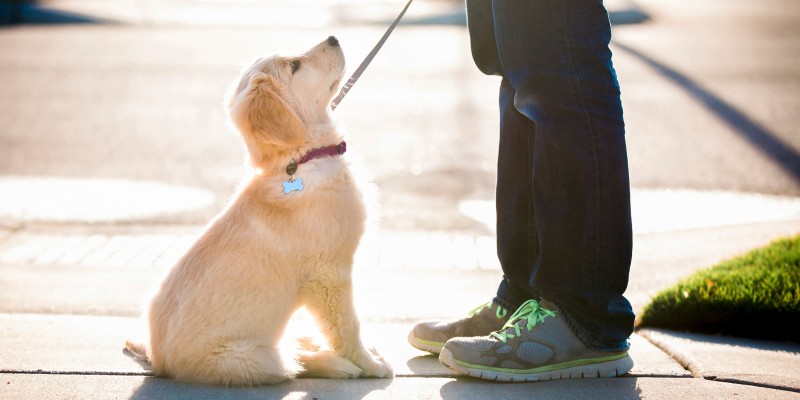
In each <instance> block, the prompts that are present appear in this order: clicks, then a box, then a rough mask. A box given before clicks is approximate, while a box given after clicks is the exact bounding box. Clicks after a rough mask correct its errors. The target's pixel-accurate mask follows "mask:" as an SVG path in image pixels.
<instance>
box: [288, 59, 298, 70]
mask: <svg viewBox="0 0 800 400" xmlns="http://www.w3.org/2000/svg"><path fill="white" fill-rule="evenodd" d="M289 66H291V67H292V73H295V72H297V70H299V69H300V60H292V61H290V62H289Z"/></svg>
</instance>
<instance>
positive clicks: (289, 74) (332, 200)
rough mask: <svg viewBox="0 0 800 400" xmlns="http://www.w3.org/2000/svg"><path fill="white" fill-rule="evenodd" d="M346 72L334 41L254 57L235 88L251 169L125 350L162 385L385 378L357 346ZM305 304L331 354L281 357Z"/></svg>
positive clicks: (356, 219) (357, 233)
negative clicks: (163, 380) (342, 106)
mask: <svg viewBox="0 0 800 400" xmlns="http://www.w3.org/2000/svg"><path fill="white" fill-rule="evenodd" d="M343 73H344V54H343V53H342V50H341V48H340V47H339V43H338V41H337V40H336V38H334V37H329V38H328V39H327V40H325V41H323V42H322V43H320V44H318V45H316V46H314V47H313V48H312V49H310V50H309V51H308V52H306V53H304V54H301V55H297V56H290V57H284V56H272V57H267V58H262V59H260V60H258V61H256V62H255V64H253V65H252V66H251V67H249V68H246V69H245V70H244V71H243V73H242V75H241V77H240V78H239V80H238V81H236V82H235V83H234V84H233V85H232V86H231V90H230V92H229V94H228V99H227V101H226V103H227V108H228V111H229V114H230V118H231V120H232V122H233V124H234V125H235V126H236V128H238V130H239V131H240V133H241V135H242V138H243V139H244V143H245V147H246V149H247V153H248V156H249V163H250V165H251V166H252V168H251V169H252V173H251V174H250V175H249V176H248V177H247V178H246V179H245V181H244V182H243V185H242V186H241V188H240V190H239V193H238V194H237V196H236V197H235V198H234V200H233V201H232V202H231V204H230V205H229V206H228V207H227V208H226V209H225V210H224V211H223V212H222V213H221V214H220V215H218V216H217V217H216V218H215V219H214V220H213V221H212V222H211V223H210V224H209V226H208V227H207V228H206V230H205V232H204V233H203V234H202V236H201V237H200V238H199V239H198V240H197V242H196V243H194V245H193V246H192V247H191V249H190V250H189V251H188V253H187V254H186V255H184V256H183V258H182V259H181V260H180V261H179V262H178V263H177V265H175V266H174V267H173V268H172V270H171V271H170V272H169V274H168V275H167V276H166V278H165V279H164V281H163V282H162V283H161V286H160V288H159V289H158V291H157V293H156V294H155V296H154V298H153V299H152V301H151V303H150V306H149V309H148V310H147V311H146V312H145V314H144V315H145V319H146V320H147V322H148V327H149V339H148V340H145V341H144V343H135V342H132V341H128V342H127V343H126V348H127V349H128V350H129V351H131V352H133V353H134V354H135V355H137V356H139V357H140V358H142V359H145V360H147V361H149V362H150V364H151V365H152V369H153V372H154V373H155V374H156V375H157V376H161V377H169V378H174V379H177V380H181V381H186V382H198V383H207V384H220V385H235V386H241V385H259V384H271V383H276V382H280V381H283V380H286V379H290V378H293V377H295V376H297V375H298V374H303V375H304V376H314V377H329V378H356V377H378V378H388V377H392V376H393V373H392V369H391V367H390V366H389V365H388V364H387V363H386V361H384V359H383V358H381V357H380V356H378V355H377V354H373V353H372V352H371V351H369V350H367V349H366V348H365V347H364V345H363V344H362V342H361V336H360V333H359V322H358V319H357V317H356V313H355V310H354V307H353V288H352V282H351V268H352V264H353V255H354V252H355V251H356V247H357V246H358V243H359V240H360V238H361V235H362V233H363V231H364V228H365V220H366V212H365V207H364V203H363V200H362V195H361V192H360V191H359V189H358V187H357V186H356V183H355V180H354V178H353V176H352V175H351V172H350V171H349V169H348V164H347V162H346V161H345V160H344V159H343V157H342V156H341V153H343V152H344V150H345V144H344V142H343V140H342V136H341V134H340V132H339V131H338V130H337V128H336V125H335V124H334V122H333V120H332V118H331V114H330V109H329V103H330V101H331V99H332V98H333V96H334V95H335V94H336V93H337V90H338V88H339V83H340V81H341V79H342V76H343ZM301 306H306V308H307V309H308V310H309V312H310V313H311V314H312V315H313V316H315V317H316V319H317V320H318V322H319V326H320V329H321V330H322V333H323V335H324V336H325V338H326V339H327V341H328V344H329V348H330V349H329V350H320V349H319V348H313V347H310V346H306V348H302V349H299V350H298V351H297V352H295V353H294V354H289V355H287V354H284V352H283V351H280V350H279V348H278V343H279V341H280V339H281V337H282V335H283V333H284V328H285V327H286V324H287V322H288V321H289V319H290V317H291V316H292V314H293V313H294V312H295V311H296V310H297V309H298V308H300V307H301Z"/></svg>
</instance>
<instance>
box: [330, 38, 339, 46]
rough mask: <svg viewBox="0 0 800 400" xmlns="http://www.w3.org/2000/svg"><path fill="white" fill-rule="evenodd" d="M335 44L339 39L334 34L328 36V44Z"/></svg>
mask: <svg viewBox="0 0 800 400" xmlns="http://www.w3.org/2000/svg"><path fill="white" fill-rule="evenodd" d="M337 44H339V39H337V38H336V36H328V45H330V46H336V45H337Z"/></svg>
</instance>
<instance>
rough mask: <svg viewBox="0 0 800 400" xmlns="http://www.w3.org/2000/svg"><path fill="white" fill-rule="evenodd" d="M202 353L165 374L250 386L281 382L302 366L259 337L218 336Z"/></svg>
mask: <svg viewBox="0 0 800 400" xmlns="http://www.w3.org/2000/svg"><path fill="white" fill-rule="evenodd" d="M202 353H205V354H202ZM202 353H201V354H194V355H190V356H189V357H188V358H187V359H184V360H182V362H181V363H180V364H182V365H181V367H180V368H174V370H173V371H171V373H169V374H168V375H174V377H175V379H177V380H180V381H186V382H197V383H205V384H215V385H225V386H253V385H263V384H274V383H279V382H283V381H285V380H287V379H292V378H294V377H295V376H296V375H297V374H298V373H299V372H300V371H301V370H302V368H301V367H300V366H299V365H298V364H297V362H296V361H295V360H294V358H293V357H289V356H287V355H286V354H281V352H280V351H279V350H278V349H277V348H274V347H271V346H268V345H266V344H263V343H260V342H259V341H258V340H248V339H234V340H221V341H219V343H217V344H215V345H213V346H212V347H210V348H208V347H207V348H205V350H204V351H203V352H202Z"/></svg>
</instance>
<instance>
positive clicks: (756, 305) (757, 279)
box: [639, 235, 800, 342]
mask: <svg viewBox="0 0 800 400" xmlns="http://www.w3.org/2000/svg"><path fill="white" fill-rule="evenodd" d="M798 325H800V235H799V236H795V237H793V238H787V239H782V240H779V241H776V242H773V243H772V244H770V245H768V246H766V247H764V248H761V249H757V250H753V251H751V252H749V253H747V254H744V255H742V256H739V257H736V258H733V259H731V260H728V261H725V262H722V263H720V264H719V265H716V266H714V267H712V268H709V269H706V270H702V271H699V272H697V273H695V274H694V275H692V276H690V277H688V278H687V279H685V280H683V281H681V282H679V283H678V284H677V285H675V286H674V287H672V288H669V289H667V290H664V291H663V292H661V293H659V294H658V295H657V296H656V297H655V298H653V301H652V302H651V303H650V304H649V305H648V306H647V307H646V308H645V310H644V312H643V313H642V315H641V319H640V322H639V327H657V328H665V329H671V330H681V331H691V332H700V333H713V334H723V335H730V336H739V337H748V338H756V339H769V340H788V341H793V342H800V330H798V329H797V328H796V327H797V326H798Z"/></svg>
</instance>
